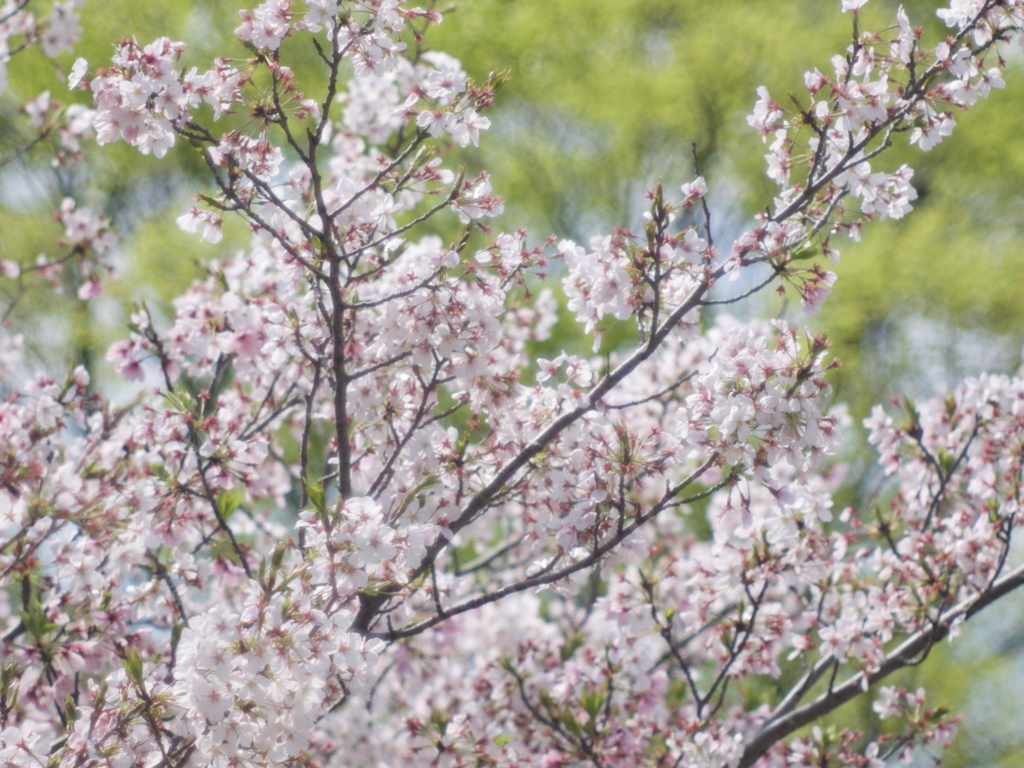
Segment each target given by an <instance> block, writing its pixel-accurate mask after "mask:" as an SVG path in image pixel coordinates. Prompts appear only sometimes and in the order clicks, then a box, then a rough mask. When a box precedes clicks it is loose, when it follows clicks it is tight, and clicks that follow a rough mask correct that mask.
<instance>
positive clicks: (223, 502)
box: [217, 485, 245, 520]
mask: <svg viewBox="0 0 1024 768" xmlns="http://www.w3.org/2000/svg"><path fill="white" fill-rule="evenodd" d="M243 501H245V486H243V485H236V486H235V487H234V488H228V489H227V490H226V491H221V492H220V493H218V494H217V511H218V512H220V516H221V517H222V518H224V519H225V520H227V519H228V518H229V517H231V515H233V514H234V513H235V510H236V509H238V508H239V507H240V506H242V502H243Z"/></svg>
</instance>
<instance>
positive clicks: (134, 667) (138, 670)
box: [121, 646, 143, 685]
mask: <svg viewBox="0 0 1024 768" xmlns="http://www.w3.org/2000/svg"><path fill="white" fill-rule="evenodd" d="M121 666H122V667H124V670H125V672H127V673H128V679H129V680H131V681H132V682H133V683H135V684H136V685H142V670H143V662H142V657H141V656H140V655H139V649H138V648H136V647H135V646H132V648H131V649H130V650H129V651H128V658H126V659H121Z"/></svg>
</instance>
